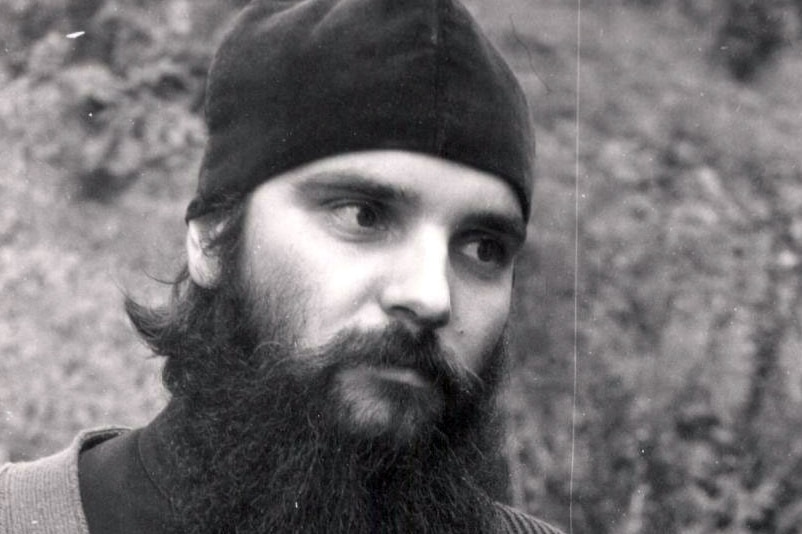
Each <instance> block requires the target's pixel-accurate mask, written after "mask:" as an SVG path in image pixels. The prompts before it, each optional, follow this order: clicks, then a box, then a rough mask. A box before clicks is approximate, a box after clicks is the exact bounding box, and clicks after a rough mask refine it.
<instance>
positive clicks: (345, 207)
mask: <svg viewBox="0 0 802 534" xmlns="http://www.w3.org/2000/svg"><path fill="white" fill-rule="evenodd" d="M328 213H329V216H330V222H331V224H332V225H333V226H334V227H335V228H336V229H337V230H339V231H342V232H346V233H350V234H355V235H372V234H375V233H378V232H382V231H384V230H387V228H388V223H387V220H386V216H385V214H384V211H383V210H382V208H381V206H376V205H373V204H372V203H369V202H365V201H358V200H349V201H343V202H337V203H335V204H332V205H330V206H329V211H328Z"/></svg>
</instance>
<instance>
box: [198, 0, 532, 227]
mask: <svg viewBox="0 0 802 534" xmlns="http://www.w3.org/2000/svg"><path fill="white" fill-rule="evenodd" d="M206 123H207V126H208V133H209V138H208V142H207V145H206V152H205V154H204V157H203V162H202V165H201V170H200V177H199V181H198V190H197V194H196V196H195V198H194V199H193V200H192V202H191V203H190V204H189V207H188V208H187V215H186V216H187V220H189V219H192V218H195V217H199V216H201V215H204V214H207V213H210V212H212V211H214V210H215V209H216V208H218V207H220V206H221V204H222V203H224V202H225V201H226V200H228V199H231V198H235V199H238V198H241V197H244V196H245V195H247V194H248V193H250V192H251V191H252V190H253V189H255V188H256V187H257V186H258V185H259V184H261V183H263V182H264V181H266V180H268V179H270V177H272V176H274V175H276V174H279V173H281V172H285V171H288V170H290V169H292V168H293V167H297V166H299V165H303V164H305V163H310V162H312V161H314V160H316V159H320V158H324V157H327V156H333V155H336V154H342V153H346V152H355V151H361V150H371V149H402V150H408V151H414V152H422V153H425V154H431V155H434V156H438V157H441V158H445V159H448V160H451V161H454V162H457V163H461V164H465V165H469V166H471V167H474V168H476V169H479V170H481V171H484V172H488V173H491V174H494V175H497V176H498V177H499V178H501V179H503V180H505V181H506V182H508V183H509V184H510V185H511V186H512V188H513V189H514V191H515V192H516V194H517V195H518V198H519V200H520V202H521V207H522V209H523V214H524V217H525V218H527V219H528V217H529V205H530V201H531V194H532V192H531V189H532V181H533V178H532V172H533V169H532V167H533V161H532V160H533V157H534V135H533V133H532V130H531V126H530V122H529V111H528V108H527V104H526V100H525V97H524V96H523V92H522V91H521V88H520V86H519V85H518V82H517V81H516V79H515V76H514V75H513V74H512V72H511V70H510V69H509V67H508V66H507V64H506V63H505V62H504V60H503V59H502V58H501V56H500V55H499V53H498V52H497V51H496V50H495V48H494V47H493V46H492V45H491V44H490V42H489V41H488V40H487V39H486V38H485V37H484V35H482V33H481V31H480V29H479V27H478V26H477V24H476V22H475V21H474V20H473V19H472V18H471V16H470V14H469V13H468V12H467V10H466V9H465V8H464V7H463V6H462V5H461V4H459V3H458V2H457V1H456V0H304V1H298V0H296V1H286V0H285V1H279V0H254V1H252V2H251V4H249V6H248V7H246V8H245V9H244V10H243V12H242V13H241V14H240V15H239V16H238V17H237V19H236V20H235V22H234V25H233V27H232V28H231V29H230V30H229V32H228V33H227V34H226V36H225V38H224V40H223V43H222V44H221V46H220V48H219V49H218V51H217V52H216V54H215V56H214V59H213V61H212V65H211V68H210V71H209V77H208V82H207V91H206ZM433 178H436V177H433Z"/></svg>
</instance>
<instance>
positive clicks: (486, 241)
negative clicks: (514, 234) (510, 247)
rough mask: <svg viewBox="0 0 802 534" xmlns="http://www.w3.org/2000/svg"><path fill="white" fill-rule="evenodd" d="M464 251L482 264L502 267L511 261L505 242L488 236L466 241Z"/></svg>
mask: <svg viewBox="0 0 802 534" xmlns="http://www.w3.org/2000/svg"><path fill="white" fill-rule="evenodd" d="M463 252H464V254H465V255H466V256H468V257H469V258H471V259H473V260H474V261H476V262H478V263H479V264H482V265H494V266H499V267H501V266H504V265H506V264H507V263H508V261H509V253H508V252H507V247H506V246H505V245H504V243H502V242H500V241H498V240H497V239H492V238H487V237H482V238H479V239H475V240H473V241H470V242H468V243H466V244H465V246H464V248H463Z"/></svg>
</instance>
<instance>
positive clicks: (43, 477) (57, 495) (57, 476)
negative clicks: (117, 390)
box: [0, 428, 124, 533]
mask: <svg viewBox="0 0 802 534" xmlns="http://www.w3.org/2000/svg"><path fill="white" fill-rule="evenodd" d="M122 432H124V430H123V429H118V428H114V429H112V428H108V429H102V430H91V431H85V432H81V433H80V434H79V435H78V436H77V437H76V438H75V440H73V442H72V444H71V445H70V446H69V447H68V448H66V449H64V450H63V451H61V452H58V453H56V454H54V455H52V456H48V457H46V458H41V459H39V460H34V461H30V462H18V463H7V464H4V465H2V466H0V533H5V532H9V533H10V532H33V531H32V530H30V528H31V525H38V527H37V529H36V530H35V532H85V530H86V529H85V520H84V518H83V512H82V510H81V506H80V494H79V488H78V455H79V454H80V451H81V449H83V448H84V447H86V446H87V445H89V444H91V443H97V442H98V441H103V440H104V439H109V438H111V437H114V436H116V435H119V434H120V433H122ZM62 527H64V528H62ZM67 527H69V528H67ZM54 529H55V530H54ZM59 529H61V530H59ZM65 529H66V530H65ZM71 529H72V530H71Z"/></svg>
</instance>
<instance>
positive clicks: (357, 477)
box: [166, 326, 503, 534]
mask: <svg viewBox="0 0 802 534" xmlns="http://www.w3.org/2000/svg"><path fill="white" fill-rule="evenodd" d="M269 339H272V341H271V342H270V343H264V344H262V345H261V346H259V347H257V348H256V349H255V350H252V349H247V348H243V347H242V346H238V345H237V344H235V343H227V344H226V346H225V347H222V349H224V350H216V351H215V352H216V354H215V357H208V356H209V355H208V354H207V355H204V356H205V357H200V358H188V359H185V361H183V362H182V364H181V372H180V378H176V380H175V383H174V384H173V388H172V389H173V393H174V397H173V399H172V401H171V406H170V408H169V409H168V412H167V413H166V416H167V417H168V418H169V424H168V425H166V426H167V427H168V428H170V435H169V436H168V439H169V440H170V449H171V450H172V451H173V452H174V454H173V455H171V458H170V459H168V461H169V462H171V463H172V464H173V465H172V472H173V473H175V475H176V476H175V477H174V479H173V480H171V481H169V482H168V488H167V492H168V493H169V495H170V496H171V497H170V498H171V500H172V503H171V504H172V505H173V508H174V509H175V510H176V511H177V516H178V519H177V527H176V532H182V533H198V534H200V533H207V534H208V533H232V532H236V533H250V532H254V533H256V532H259V533H265V532H310V533H312V532H314V533H320V532H351V533H354V532H355V533H363V532H364V533H367V532H388V533H390V532H398V533H401V532H443V531H446V532H492V531H493V514H494V508H493V502H492V499H490V497H488V494H487V491H486V490H487V488H488V487H489V486H492V485H494V484H497V483H498V481H497V480H496V478H497V473H495V472H494V469H493V468H495V467H497V464H496V463H494V460H495V459H496V458H497V454H498V442H499V435H500V432H499V426H500V425H499V420H498V417H497V413H496V399H495V393H496V389H497V383H498V375H499V368H500V366H501V363H502V360H503V344H501V343H499V346H498V347H497V348H496V349H495V350H494V351H493V353H492V354H488V355H486V359H485V361H486V362H488V364H487V365H486V366H485V367H484V368H483V370H482V371H481V372H480V373H479V375H478V376H476V377H472V376H471V375H470V374H469V373H465V372H462V371H460V369H459V368H458V367H454V366H453V365H450V364H449V363H448V362H449V361H451V360H452V359H453V358H451V359H450V358H448V355H447V354H444V353H442V352H441V351H440V350H439V349H438V347H437V341H436V337H435V336H434V335H433V334H431V333H429V334H424V335H422V336H418V337H415V336H412V335H411V334H409V333H408V332H406V330H405V329H404V328H403V327H400V326H399V327H397V328H390V329H388V330H387V331H386V332H381V333H376V332H373V333H355V332H351V333H348V334H346V335H344V336H342V337H340V338H338V339H337V340H336V341H335V342H334V343H333V344H332V345H330V346H328V347H326V348H324V349H322V350H321V351H320V352H318V353H317V354H309V353H305V354H302V355H299V354H298V353H293V351H292V350H291V349H290V347H291V346H292V343H291V342H290V341H288V340H289V337H288V336H286V335H282V334H281V333H280V332H275V333H274V334H273V335H272V336H271V337H270V338H269ZM279 340H284V341H279ZM364 364H376V365H379V364H388V365H402V366H410V367H414V368H416V369H418V370H419V371H420V372H421V373H422V374H423V375H424V376H426V377H427V378H428V379H429V380H431V381H432V382H433V383H434V384H435V385H436V386H437V391H439V392H440V395H438V396H436V397H433V398H432V399H430V400H431V401H432V402H428V400H427V399H426V398H423V399H413V398H410V399H404V398H403V396H401V397H398V398H396V399H395V400H396V401H398V402H402V403H403V402H407V401H409V402H411V403H412V404H415V403H417V404H415V405H414V406H408V405H406V404H405V406H408V407H409V410H407V412H409V413H412V414H413V415H415V417H414V418H413V419H414V420H415V421H417V423H416V424H414V425H412V426H409V425H407V426H408V427H405V426H404V425H405V424H406V423H408V420H407V419H408V418H407V419H403V418H401V420H399V421H392V422H391V424H390V425H388V428H387V431H386V432H375V433H374V432H368V433H366V432H365V431H364V429H363V431H361V432H357V431H353V429H352V428H351V427H350V426H349V421H348V419H347V418H344V417H343V413H342V409H341V404H342V403H341V402H339V400H338V398H337V396H336V377H337V376H338V371H340V370H342V369H344V368H347V367H353V366H357V365H364ZM438 402H440V403H441V404H438ZM432 403H434V404H432ZM430 408H431V410H430V411H428V410H429V409H430Z"/></svg>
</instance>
